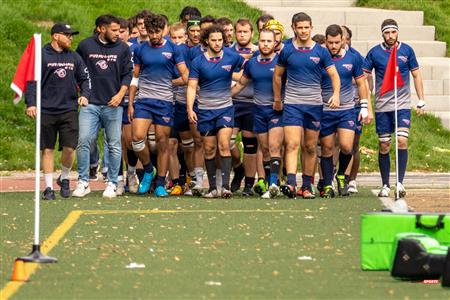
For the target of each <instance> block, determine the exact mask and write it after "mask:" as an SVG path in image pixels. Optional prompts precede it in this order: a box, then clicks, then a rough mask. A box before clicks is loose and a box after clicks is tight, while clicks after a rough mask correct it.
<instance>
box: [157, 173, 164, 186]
mask: <svg viewBox="0 0 450 300" xmlns="http://www.w3.org/2000/svg"><path fill="white" fill-rule="evenodd" d="M165 181H166V177H165V176H159V175H158V176H156V186H157V187H158V186H164V182H165Z"/></svg>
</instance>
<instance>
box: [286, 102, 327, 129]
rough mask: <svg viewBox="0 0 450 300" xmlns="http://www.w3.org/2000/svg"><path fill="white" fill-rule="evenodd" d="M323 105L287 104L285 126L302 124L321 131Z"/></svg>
mask: <svg viewBox="0 0 450 300" xmlns="http://www.w3.org/2000/svg"><path fill="white" fill-rule="evenodd" d="M322 111H323V105H309V104H285V105H284V110H283V126H302V127H304V128H306V129H310V130H315V131H319V130H320V121H321V119H322Z"/></svg>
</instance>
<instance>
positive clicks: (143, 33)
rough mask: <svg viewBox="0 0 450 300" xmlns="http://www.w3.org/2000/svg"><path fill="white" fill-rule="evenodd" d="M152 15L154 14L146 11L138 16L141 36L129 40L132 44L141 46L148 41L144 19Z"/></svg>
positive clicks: (137, 21)
mask: <svg viewBox="0 0 450 300" xmlns="http://www.w3.org/2000/svg"><path fill="white" fill-rule="evenodd" d="M151 14H152V12H150V11H148V10H146V9H144V10H142V11H140V12H139V13H138V14H137V15H136V17H135V19H136V27H137V29H138V31H139V35H138V36H137V37H135V38H130V39H129V40H128V41H129V42H130V43H133V44H138V45H140V44H141V43H142V42H145V41H148V33H147V30H146V29H145V24H144V19H145V18H146V17H147V16H149V15H151Z"/></svg>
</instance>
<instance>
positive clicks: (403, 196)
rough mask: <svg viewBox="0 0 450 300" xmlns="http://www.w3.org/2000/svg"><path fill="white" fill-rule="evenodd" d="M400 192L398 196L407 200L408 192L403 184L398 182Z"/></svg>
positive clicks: (397, 187)
mask: <svg viewBox="0 0 450 300" xmlns="http://www.w3.org/2000/svg"><path fill="white" fill-rule="evenodd" d="M397 190H398V196H399V197H400V198H405V196H406V190H405V187H404V186H403V184H402V183H401V182H398V183H397V186H396V191H397ZM395 196H396V197H397V192H396V193H395Z"/></svg>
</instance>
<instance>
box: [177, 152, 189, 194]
mask: <svg viewBox="0 0 450 300" xmlns="http://www.w3.org/2000/svg"><path fill="white" fill-rule="evenodd" d="M177 156H178V161H179V162H180V183H179V184H180V185H182V186H184V185H185V184H186V173H187V166H186V161H185V160H184V153H183V152H178V153H177Z"/></svg>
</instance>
